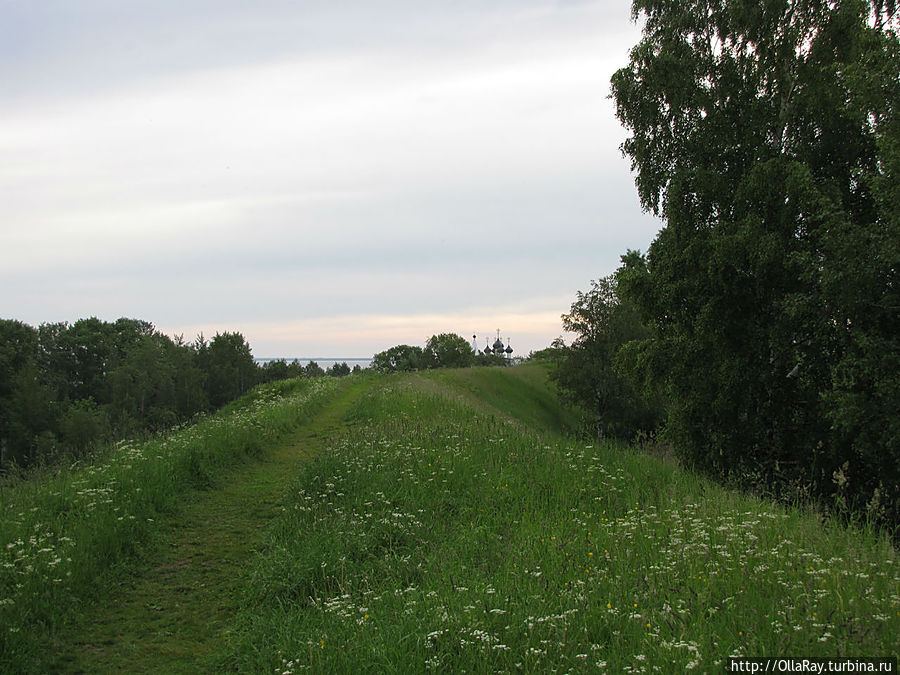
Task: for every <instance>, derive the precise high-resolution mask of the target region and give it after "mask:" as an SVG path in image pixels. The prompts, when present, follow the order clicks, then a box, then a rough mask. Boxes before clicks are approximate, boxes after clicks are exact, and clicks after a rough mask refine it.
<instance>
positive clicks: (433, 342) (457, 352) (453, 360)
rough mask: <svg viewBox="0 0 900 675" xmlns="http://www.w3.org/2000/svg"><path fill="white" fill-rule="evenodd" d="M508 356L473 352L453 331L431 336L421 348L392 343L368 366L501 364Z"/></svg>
mask: <svg viewBox="0 0 900 675" xmlns="http://www.w3.org/2000/svg"><path fill="white" fill-rule="evenodd" d="M508 363H509V361H508V359H506V358H504V357H502V356H499V355H497V354H484V353H482V352H478V353H475V352H473V351H472V345H470V344H469V342H468V341H467V340H466V339H465V338H464V337H462V336H460V335H457V334H456V333H441V334H440V335H432V336H431V337H430V338H428V340H427V341H426V342H425V346H424V347H418V346H415V345H396V346H394V347H391V348H390V349H386V350H384V351H383V352H378V353H377V354H375V356H374V357H372V366H371V367H372V369H373V370H376V371H378V372H380V373H395V372H400V371H414V370H428V369H430V368H467V367H469V366H503V365H507V364H508Z"/></svg>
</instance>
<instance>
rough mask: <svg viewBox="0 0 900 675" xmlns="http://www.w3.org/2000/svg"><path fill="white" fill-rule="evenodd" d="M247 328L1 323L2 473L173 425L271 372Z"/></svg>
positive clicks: (138, 323) (135, 323)
mask: <svg viewBox="0 0 900 675" xmlns="http://www.w3.org/2000/svg"><path fill="white" fill-rule="evenodd" d="M262 372H263V371H262V369H260V368H258V367H257V366H256V364H255V362H254V360H253V357H252V355H251V353H250V346H249V345H248V344H247V343H246V342H245V341H244V338H243V337H242V336H241V335H240V334H239V333H223V334H221V335H216V337H215V338H213V339H212V340H211V341H206V340H205V339H204V338H203V337H202V336H201V337H199V338H198V339H197V340H196V341H195V342H194V343H191V344H188V343H186V342H185V341H184V340H183V339H182V338H180V337H178V338H176V339H174V340H173V339H171V338H169V337H167V336H165V335H163V334H162V333H159V332H158V331H156V329H155V328H154V327H153V325H152V324H150V323H148V322H146V321H140V320H136V319H125V318H122V319H119V320H117V321H115V322H114V323H107V322H104V321H100V320H99V319H96V318H90V319H82V320H79V321H76V322H75V323H74V324H71V325H70V324H68V323H55V324H42V325H41V326H40V327H39V328H37V329H35V328H32V327H31V326H28V325H26V324H24V323H21V322H19V321H13V320H0V470H6V469H7V468H8V467H9V466H10V465H11V463H15V464H17V465H19V466H28V465H31V464H35V463H40V462H50V461H54V460H55V459H56V458H57V457H58V456H60V455H68V456H75V457H77V456H79V455H81V454H83V453H85V452H87V451H88V450H90V449H91V448H92V447H94V446H95V445H96V444H98V443H102V442H104V441H108V440H111V439H113V438H121V437H123V436H134V435H140V434H144V433H147V432H154V431H159V430H163V429H167V428H170V427H172V426H174V425H176V424H178V423H179V422H182V421H185V420H188V419H190V418H191V417H192V416H194V415H196V414H198V413H202V412H206V411H208V410H211V409H214V408H216V407H219V406H221V405H224V404H225V403H227V402H228V401H230V400H232V399H233V398H235V397H237V396H239V395H241V394H242V393H244V392H246V391H247V390H248V389H249V388H250V387H252V386H254V385H256V384H257V383H258V382H259V381H260V379H261V373H262Z"/></svg>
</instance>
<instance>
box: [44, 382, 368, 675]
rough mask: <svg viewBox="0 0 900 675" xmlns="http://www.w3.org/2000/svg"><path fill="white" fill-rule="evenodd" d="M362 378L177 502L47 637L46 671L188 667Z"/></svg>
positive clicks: (226, 621)
mask: <svg viewBox="0 0 900 675" xmlns="http://www.w3.org/2000/svg"><path fill="white" fill-rule="evenodd" d="M371 386H372V382H371V380H368V379H367V378H366V379H362V380H361V381H359V382H352V383H351V384H350V385H349V386H347V387H346V388H342V389H341V390H340V391H338V392H337V393H336V394H335V396H334V398H332V399H331V400H330V401H327V402H326V403H325V404H324V406H323V408H322V409H321V410H320V411H319V412H318V413H317V414H316V415H315V416H314V417H313V418H312V419H311V420H310V421H309V422H307V423H305V424H304V425H303V426H302V427H301V428H300V429H299V430H298V431H297V432H296V434H295V435H294V436H292V437H291V438H289V439H288V440H286V441H284V442H282V443H281V444H279V445H278V446H275V447H273V448H271V449H270V450H269V451H268V452H267V453H266V454H265V455H264V456H263V457H262V458H261V459H260V460H258V461H253V462H248V463H247V464H245V465H242V466H240V467H239V468H238V469H236V470H233V471H231V472H229V473H228V474H226V475H225V476H223V478H222V481H221V483H220V484H219V485H217V486H216V487H215V488H214V489H212V490H209V491H204V492H198V493H196V494H195V495H193V496H192V497H191V498H190V501H187V502H186V503H185V504H184V505H183V506H182V508H180V509H179V511H178V512H177V514H176V515H175V516H174V517H171V523H168V524H167V525H166V526H165V528H164V530H163V532H162V533H161V535H160V539H159V541H158V542H157V543H156V549H155V550H154V551H153V552H151V553H149V554H148V555H147V559H146V562H145V563H143V564H141V566H140V568H139V569H138V570H137V572H136V574H134V575H133V576H131V577H129V578H127V579H123V580H122V581H120V582H117V584H116V586H115V587H113V588H112V589H111V591H110V593H109V594H108V598H109V600H108V602H107V603H104V604H102V605H99V606H95V607H90V608H85V610H86V612H87V613H89V615H88V616H83V617H82V618H81V619H79V620H78V621H77V622H76V624H75V625H73V626H71V627H69V628H68V629H65V630H64V631H63V634H62V635H61V636H60V640H59V642H58V643H57V645H56V647H57V649H56V654H55V659H56V663H55V664H54V671H56V672H89V673H106V672H109V673H119V672H129V673H196V672H203V671H204V670H206V669H209V668H210V667H211V662H210V658H211V657H212V656H213V655H215V654H216V653H218V652H220V651H221V648H222V647H223V646H224V644H225V643H226V642H227V640H228V636H229V631H230V628H231V625H232V623H231V622H232V619H233V616H234V612H235V610H236V600H237V598H238V597H239V595H240V594H239V592H238V591H239V585H240V583H241V580H242V578H243V571H244V570H245V568H246V565H247V564H248V563H249V562H250V561H251V559H252V557H253V555H254V553H255V552H256V551H257V550H258V548H259V546H260V545H261V544H262V542H263V539H264V535H265V532H266V529H267V525H268V523H269V522H270V521H271V519H272V518H273V517H275V516H276V515H277V514H278V513H279V512H280V510H281V504H282V498H283V496H284V492H285V490H286V489H287V487H288V485H289V483H290V481H291V479H292V478H293V477H294V476H295V475H296V469H297V467H298V466H299V465H300V464H302V463H303V462H307V461H309V460H310V459H312V458H313V457H315V456H316V455H317V454H319V453H320V452H321V451H322V450H323V449H324V447H325V445H326V443H327V441H328V439H329V438H330V437H332V436H333V435H334V434H335V433H336V432H338V431H339V430H340V429H341V427H342V426H343V425H344V417H345V414H346V413H347V411H348V410H349V409H350V407H351V406H352V405H353V403H354V401H356V400H357V399H358V398H359V397H360V396H361V395H362V394H363V393H364V392H365V391H366V390H368V389H369V388H370V387H371Z"/></svg>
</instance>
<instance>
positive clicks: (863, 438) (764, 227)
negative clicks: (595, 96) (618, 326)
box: [612, 0, 900, 520]
mask: <svg viewBox="0 0 900 675" xmlns="http://www.w3.org/2000/svg"><path fill="white" fill-rule="evenodd" d="M633 14H634V16H635V17H637V16H639V15H643V16H644V17H645V24H644V29H643V38H642V40H641V42H640V43H639V44H638V45H637V46H635V47H634V49H633V50H632V51H631V60H630V64H629V65H628V66H627V67H626V68H623V69H621V70H619V71H618V72H617V73H616V74H615V75H614V77H613V80H612V91H613V96H614V98H615V100H616V106H617V115H618V117H619V119H620V120H621V121H622V122H623V124H624V125H625V126H626V127H627V128H628V129H629V131H630V133H631V135H630V137H629V138H628V139H627V140H626V141H625V143H624V144H623V146H622V149H623V152H624V153H625V154H626V155H627V156H628V157H630V158H631V161H632V168H633V169H634V170H635V172H636V184H637V188H638V194H639V196H640V199H641V202H642V204H643V206H644V207H645V208H646V209H648V210H649V211H651V212H653V213H655V214H656V215H659V216H662V217H663V218H664V219H665V223H666V224H665V227H664V228H663V229H662V230H661V231H660V233H659V235H658V236H657V238H656V239H655V240H654V242H653V243H652V245H651V246H650V249H649V251H648V254H647V258H646V265H645V266H644V268H643V269H642V268H641V266H640V265H636V264H632V265H631V266H630V267H629V266H628V265H627V264H626V266H625V267H626V269H625V270H623V273H622V275H621V286H622V289H623V291H624V294H625V295H626V296H628V297H629V298H631V299H633V300H634V302H636V303H637V304H638V306H639V307H640V308H641V310H642V311H643V312H644V316H645V318H646V319H647V320H648V322H649V323H650V324H651V325H652V327H653V329H654V335H653V338H652V339H650V340H648V341H646V342H645V343H644V344H643V356H644V358H645V362H646V363H649V364H651V367H652V368H653V370H654V371H655V375H656V376H657V377H658V378H659V379H661V380H663V382H664V384H662V385H661V386H664V387H667V388H669V389H670V391H671V393H672V396H670V397H669V398H668V400H669V403H670V407H669V411H668V419H669V421H668V426H667V430H668V433H669V434H670V436H671V438H672V439H673V440H674V441H675V443H676V446H677V447H678V448H679V450H680V451H681V453H682V456H683V457H684V458H686V459H687V460H689V461H690V462H691V463H693V464H694V465H695V466H698V467H700V468H703V469H706V470H708V471H711V472H713V473H715V474H718V475H721V476H730V477H733V478H738V479H741V480H746V478H747V477H748V476H750V477H753V480H755V481H756V482H758V483H760V484H769V485H771V484H772V481H776V480H788V481H790V480H800V479H803V480H804V481H812V484H813V487H814V489H815V491H816V492H817V494H819V495H820V496H823V497H828V496H830V495H831V494H832V493H833V492H834V490H835V481H834V477H835V475H836V472H838V471H841V470H842V467H846V468H847V471H849V472H850V473H851V474H852V476H853V477H852V480H851V484H852V486H853V488H852V489H853V494H852V495H849V496H850V501H851V502H854V503H855V505H856V506H858V507H860V508H862V507H863V506H864V505H865V503H866V502H869V503H871V502H872V500H873V499H874V498H875V497H877V496H879V495H880V500H881V503H882V504H884V503H892V504H894V505H895V506H894V509H895V510H894V512H893V514H888V515H886V516H885V517H888V518H893V519H894V520H896V519H897V518H898V516H900V512H898V511H897V510H896V509H897V508H898V507H897V506H896V505H897V504H900V487H898V485H900V480H898V478H900V473H898V468H897V467H898V465H900V461H898V460H900V447H898V442H900V441H898V439H900V429H898V427H897V425H898V422H897V420H898V418H900V408H898V406H900V396H898V385H897V375H896V373H897V372H898V368H897V366H898V343H897V340H898V337H897V336H898V335H900V324H898V306H900V303H898V297H897V294H898V291H897V278H896V275H897V266H898V262H900V243H898V239H900V219H898V213H900V198H898V188H897V185H898V182H897V178H898V177H900V176H898V174H900V171H898V167H900V160H898V153H900V122H898V114H897V105H898V102H900V79H898V77H897V73H898V72H900V42H898V37H897V20H896V3H893V2H873V3H871V4H867V3H865V2H863V1H862V0H844V1H841V2H835V1H826V0H771V1H767V2H763V3H758V2H748V1H743V0H687V1H686V2H682V3H671V2H668V1H665V0H635V2H634V3H633ZM631 262H632V263H634V262H635V261H634V260H632V261H631Z"/></svg>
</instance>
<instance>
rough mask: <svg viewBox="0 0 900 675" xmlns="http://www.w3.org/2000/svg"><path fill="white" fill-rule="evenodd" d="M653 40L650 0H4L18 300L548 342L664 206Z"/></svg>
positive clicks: (279, 330)
mask: <svg viewBox="0 0 900 675" xmlns="http://www.w3.org/2000/svg"><path fill="white" fill-rule="evenodd" d="M639 36H640V25H639V24H636V23H634V22H632V20H631V10H630V2H627V1H626V0H601V1H598V2H593V1H590V0H492V1H491V2H484V1H483V0H458V1H454V2H448V1H447V0H442V1H438V0H292V1H288V0H258V1H255V2H252V3H251V2H245V1H241V2H238V1H237V0H192V1H190V2H185V0H177V1H176V0H154V2H126V1H123V0H79V1H78V2H71V1H70V0H0V318H6V319H17V320H20V321H23V322H25V323H28V324H30V325H33V326H38V325H40V324H41V323H45V322H58V321H69V322H73V321H75V320H77V319H79V318H86V317H91V316H96V317H98V318H100V319H103V320H106V321H114V320H115V319H117V318H119V317H122V316H125V317H131V318H137V319H143V320H146V321H150V322H152V323H153V324H154V325H155V326H156V327H157V328H158V329H159V330H160V331H162V332H164V333H166V334H169V335H173V336H174V335H183V336H184V337H185V338H186V339H188V340H191V339H193V338H194V337H196V336H197V335H199V334H201V333H202V334H204V335H205V336H206V337H207V338H209V337H211V336H213V335H215V334H216V333H217V332H225V331H230V332H233V331H238V332H240V333H242V334H243V336H244V337H245V338H246V339H247V341H248V342H249V343H250V345H251V348H252V351H253V354H254V356H257V357H288V358H293V357H298V358H302V357H319V358H334V357H344V358H350V357H369V356H371V355H372V354H374V353H376V352H379V351H382V350H384V349H387V348H389V347H391V346H394V345H397V344H411V345H419V346H422V345H424V343H425V341H426V339H427V338H428V337H429V336H431V335H435V334H439V333H458V334H460V335H462V336H464V337H466V338H467V339H471V337H472V335H473V334H474V335H477V336H478V340H479V343H484V342H485V341H486V339H487V338H488V337H490V338H491V341H493V339H494V338H495V337H496V331H497V329H499V330H500V331H501V335H502V336H503V337H505V338H508V341H509V342H510V345H511V346H512V348H513V349H514V350H515V352H514V354H515V355H520V356H524V355H527V354H528V353H529V352H530V351H532V350H538V349H542V348H544V347H546V346H548V345H549V344H550V343H551V342H552V340H553V339H554V338H556V337H557V336H559V335H562V334H563V330H562V323H561V319H560V316H561V314H563V313H565V312H566V311H568V310H569V307H570V306H571V304H572V302H573V301H574V300H575V295H576V293H577V291H578V290H586V289H587V288H588V287H589V282H590V280H591V279H597V278H600V277H603V276H605V275H607V274H610V273H612V272H613V271H614V270H615V268H616V267H617V266H618V262H619V256H620V255H621V254H622V253H624V252H625V251H626V250H627V249H640V250H642V251H646V249H647V247H648V246H649V243H650V241H651V240H652V239H653V237H654V236H655V234H656V232H657V231H658V229H659V227H660V223H659V221H657V220H656V219H654V218H653V217H652V216H650V215H648V214H646V213H644V212H642V210H641V208H640V205H639V201H638V198H637V193H636V190H635V187H634V181H633V175H632V173H631V171H630V162H629V160H628V159H626V158H624V157H623V156H622V154H621V152H620V150H619V146H620V144H621V143H622V141H623V140H624V139H625V138H626V135H627V134H626V131H625V130H624V129H623V128H622V127H621V125H620V124H619V123H618V121H617V120H616V118H615V108H614V103H613V101H611V100H610V99H609V81H610V77H611V76H612V74H613V72H614V71H615V70H617V69H618V68H621V67H623V66H625V65H626V64H627V63H628V52H629V50H630V48H631V47H632V46H634V45H635V44H636V43H637V41H638V38H639ZM569 337H570V336H569Z"/></svg>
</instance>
